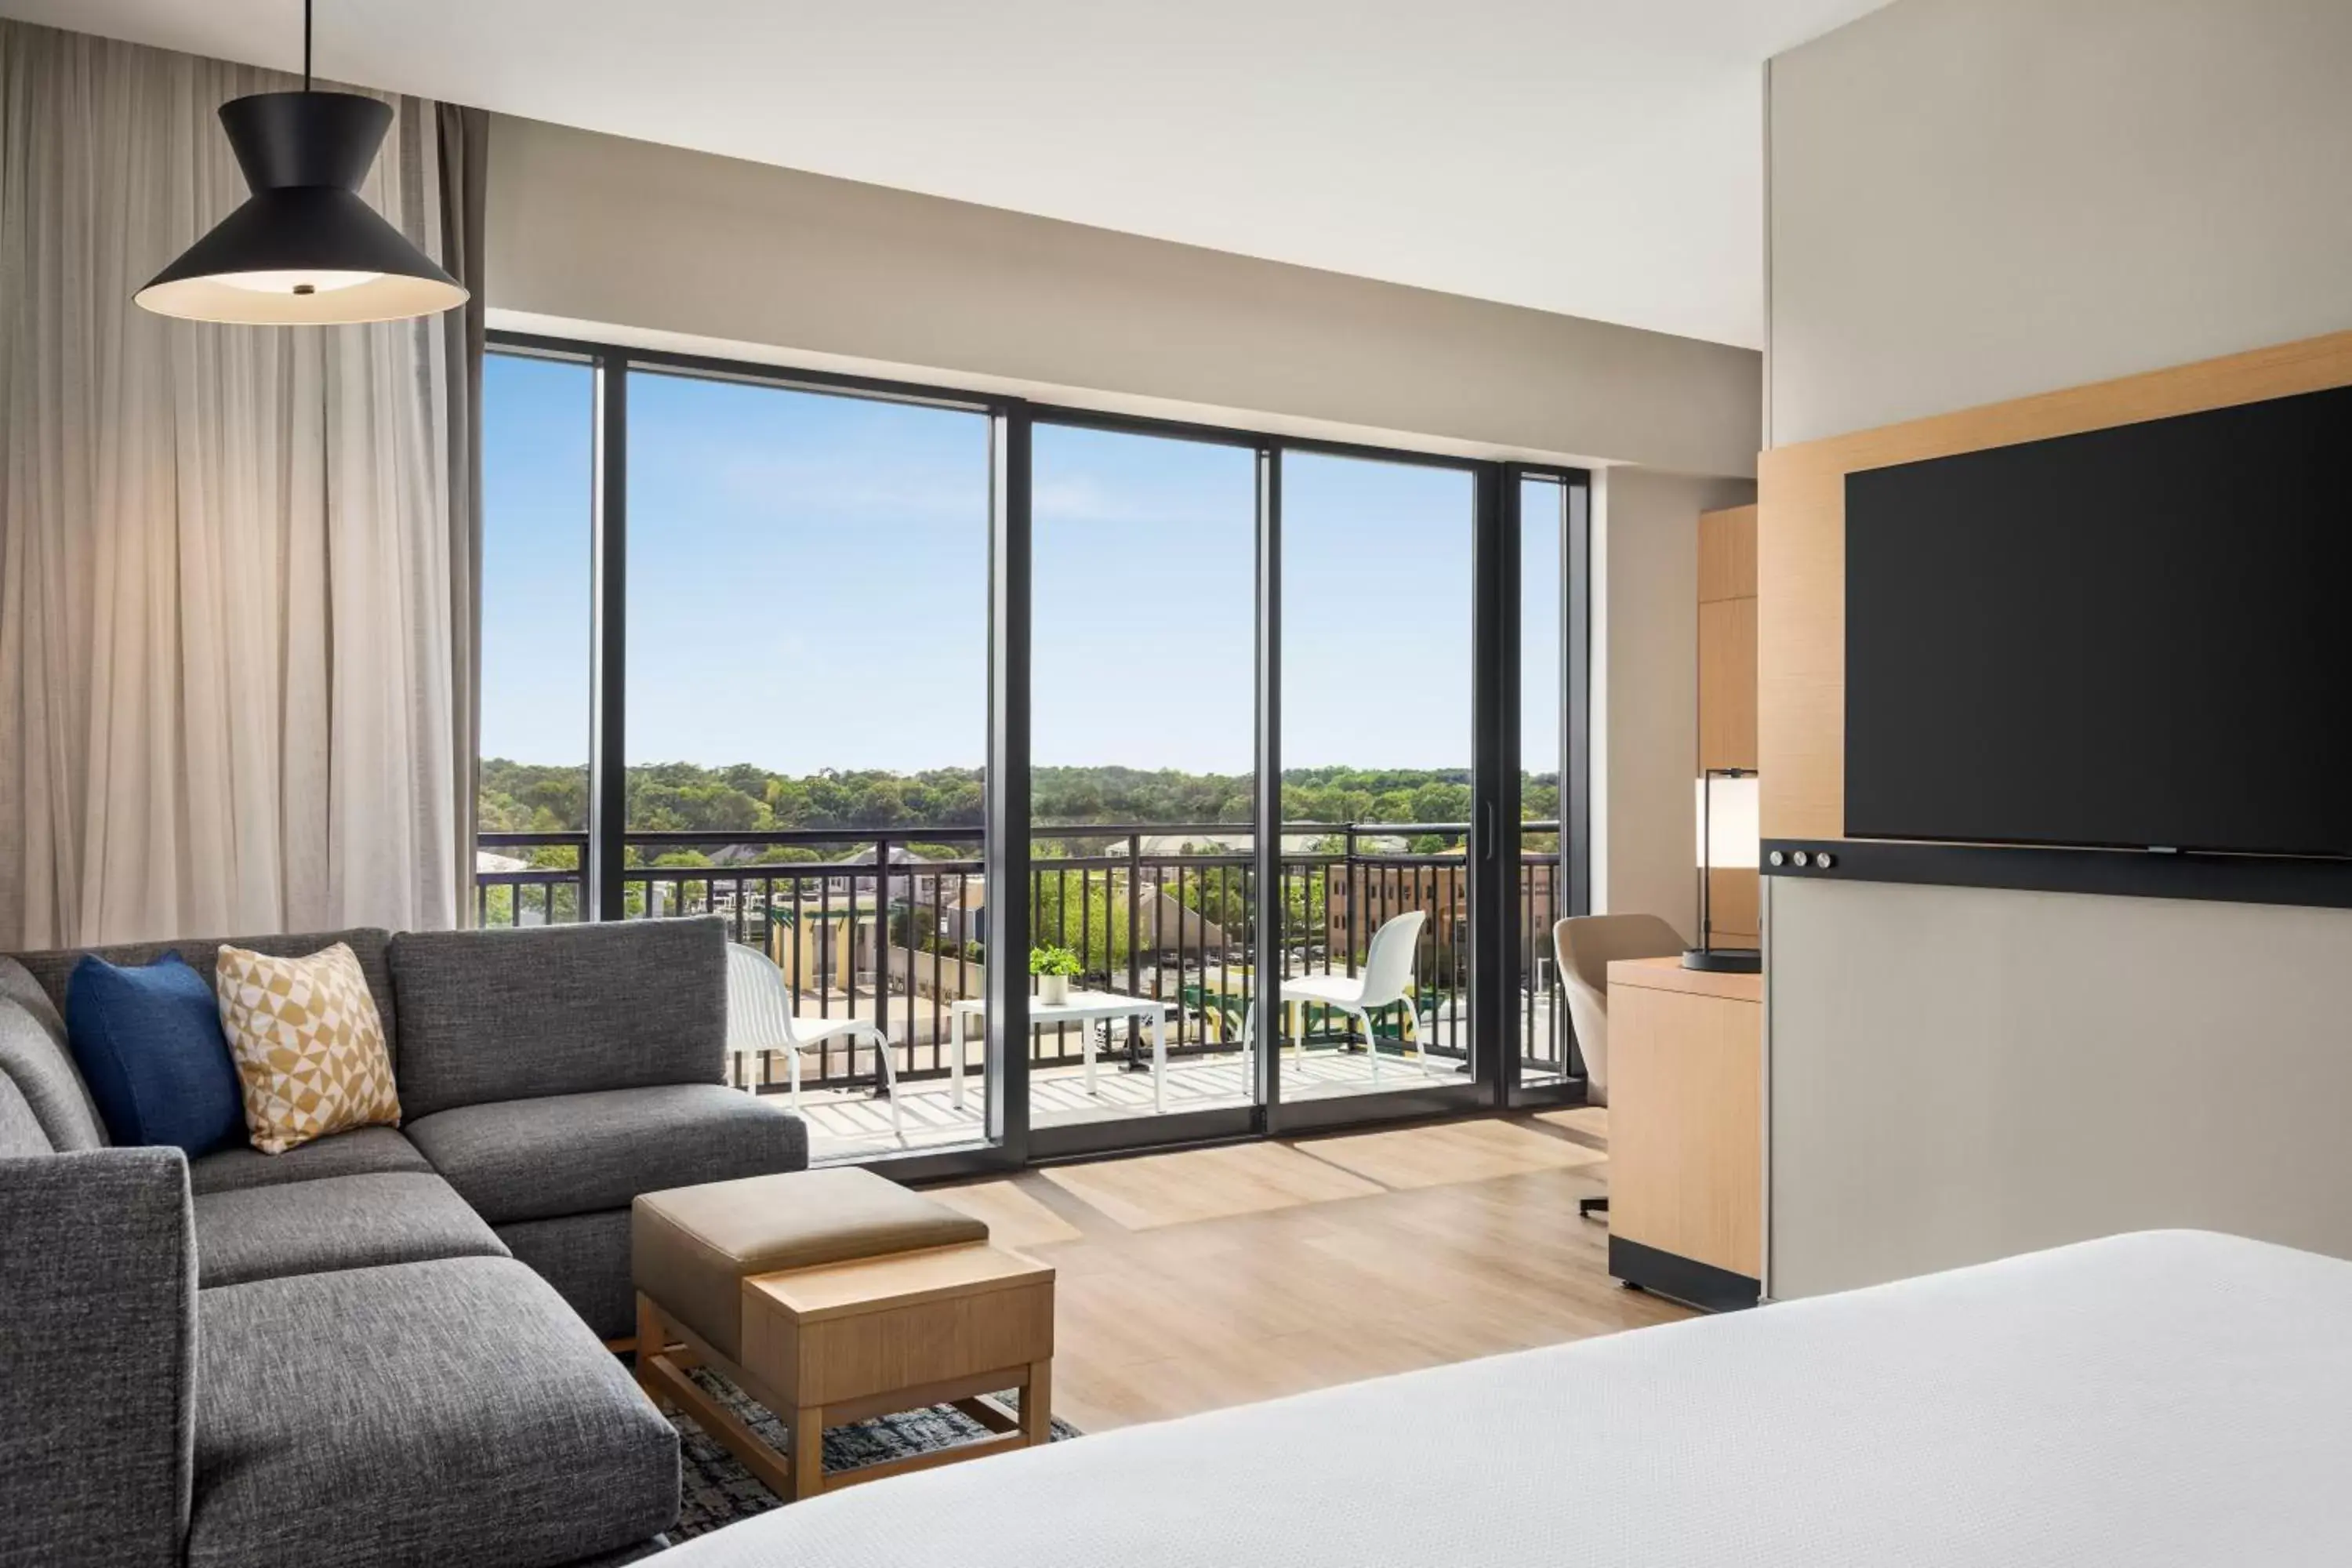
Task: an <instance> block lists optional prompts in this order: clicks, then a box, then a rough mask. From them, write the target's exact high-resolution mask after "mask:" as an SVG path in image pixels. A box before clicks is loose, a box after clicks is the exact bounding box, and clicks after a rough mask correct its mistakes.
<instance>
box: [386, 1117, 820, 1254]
mask: <svg viewBox="0 0 2352 1568" xmlns="http://www.w3.org/2000/svg"><path fill="white" fill-rule="evenodd" d="M408 1136H409V1137H410V1138H411V1139H413V1140H415V1143H416V1146H417V1147H418V1148H419V1149H422V1150H423V1151H425V1158H426V1159H428V1160H430V1161H432V1162H433V1168H434V1169H435V1170H436V1171H438V1172H440V1173H442V1174H443V1175H445V1176H446V1177H448V1178H449V1184H450V1185H452V1186H454V1187H456V1188H457V1193H458V1195H459V1196H461V1197H463V1198H464V1199H465V1200H466V1201H467V1203H469V1204H471V1205H474V1207H476V1208H477V1209H479V1210H480V1211H481V1214H482V1217H483V1218H485V1219H487V1220H488V1221H489V1222H490V1223H491V1224H493V1225H504V1224H507V1223H508V1222H509V1221H512V1220H524V1219H549V1218H552V1217H554V1216H556V1215H575V1214H594V1213H595V1212H597V1211H598V1210H600V1209H618V1208H626V1207H628V1206H629V1202H630V1200H631V1199H633V1198H635V1196H636V1195H637V1194H639V1193H652V1192H659V1191H660V1190H661V1189H663V1188H664V1187H686V1186H692V1185H694V1184H697V1183H700V1182H723V1181H727V1180H729V1179H730V1178H732V1177H736V1176H758V1175H765V1174H766V1173H769V1172H771V1171H797V1170H799V1169H800V1168H802V1167H803V1166H804V1165H806V1164H807V1163H808V1133H807V1131H805V1130H804V1129H803V1127H802V1126H801V1122H800V1118H798V1117H796V1116H793V1114H792V1113H790V1112H789V1111H786V1110H781V1109H779V1108H777V1107H775V1106H773V1105H770V1104H767V1103H764V1102H763V1101H761V1100H758V1099H756V1098H754V1097H753V1096H751V1095H748V1094H745V1093H742V1092H741V1091H740V1090H738V1089H728V1088H725V1087H723V1086H721V1085H719V1084H715V1083H714V1084H667V1085H663V1086H661V1087H658V1088H653V1089H605V1090H602V1091H600V1092H597V1093H594V1094H559V1095H550V1096H546V1097H544V1098H542V1099H538V1100H501V1101H499V1102H498V1103H497V1104H494V1105H467V1106H461V1107H459V1108H458V1109H457V1110H445V1111H443V1112H441V1113H440V1114H439V1115H437V1116H427V1117H424V1118H422V1119H420V1120H418V1121H414V1122H412V1123H410V1124H409V1128H408Z"/></svg>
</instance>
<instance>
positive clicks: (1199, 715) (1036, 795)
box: [1029, 422, 1257, 1128]
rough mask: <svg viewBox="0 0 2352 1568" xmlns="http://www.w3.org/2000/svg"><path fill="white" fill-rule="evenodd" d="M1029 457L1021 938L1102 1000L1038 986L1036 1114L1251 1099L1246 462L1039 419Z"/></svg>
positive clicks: (1195, 445)
mask: <svg viewBox="0 0 2352 1568" xmlns="http://www.w3.org/2000/svg"><path fill="white" fill-rule="evenodd" d="M1032 454H1033V458H1032V460H1033V468H1032V473H1033V475H1034V479H1033V484H1032V489H1031V500H1030V509H1031V519H1032V521H1031V556H1032V561H1033V564H1032V567H1031V583H1032V587H1031V595H1030V597H1031V605H1032V611H1031V632H1030V646H1031V656H1030V657H1031V676H1030V692H1031V698H1030V702H1031V711H1030V721H1029V724H1030V755H1031V758H1032V763H1031V771H1030V817H1031V821H1032V823H1033V825H1034V829H1033V835H1032V843H1031V868H1030V886H1031V921H1032V927H1031V941H1032V943H1033V946H1034V947H1035V948H1036V949H1038V950H1040V951H1045V952H1051V953H1053V954H1055V955H1057V956H1058V957H1061V958H1062V960H1063V962H1062V963H1061V964H1060V966H1062V967H1075V971H1076V972H1075V973H1074V974H1073V975H1072V976H1071V977H1070V979H1069V984H1070V985H1072V986H1074V987H1076V989H1078V990H1079V991H1081V992H1083V993H1084V994H1087V996H1089V997H1091V998H1095V999H1096V1000H1095V1001H1093V1002H1092V1003H1090V1004H1089V1006H1090V1007H1091V1009H1092V1012H1091V1013H1090V1014H1089V1015H1088V1016H1078V1017H1076V1018H1075V1019H1066V1014H1063V1013H1060V1012H1057V1011H1056V1010H1055V1008H1051V1007H1048V1006H1045V1005H1043V1003H1042V1000H1041V1004H1040V1005H1039V1007H1038V1011H1037V1014H1036V1026H1035V1031H1034V1047H1033V1055H1032V1058H1031V1066H1030V1069H1029V1096H1030V1121H1031V1125H1032V1126H1034V1127H1040V1128H1044V1127H1052V1126H1055V1125H1057V1124H1067V1123H1072V1122H1083V1121H1102V1120H1107V1119H1111V1118H1122V1117H1142V1116H1147V1115H1159V1114H1180V1113H1182V1112H1185V1111H1192V1110H1208V1109H1214V1108H1221V1107H1222V1108H1231V1107H1241V1106H1247V1105H1249V1104H1250V1103H1251V1101H1252V1099H1253V1096H1252V1094H1251V1091H1250V1088H1249V1086H1248V1084H1247V1083H1246V1082H1245V1081H1244V1075H1243V1072H1242V1068H1241V1064H1240V1058H1239V1052H1238V1048H1237V1047H1238V1046H1239V1034H1240V1026H1241V1022H1242V1019H1243V1018H1244V1016H1245V1009H1246V1007H1247V1005H1248V998H1249V994H1250V957H1251V954H1250V941H1251V931H1252V925H1251V919H1250V900H1251V896H1252V886H1253V884H1252V880H1251V877H1250V870H1249V860H1250V851H1251V848H1252V847H1253V838H1252V834H1251V823H1252V801H1251V796H1252V792H1253V789H1254V787H1255V777H1256V774H1255V752H1254V748H1255V743H1256V739H1255V711H1256V710H1255V679H1256V668H1257V649H1256V642H1255V600H1256V595H1255V572H1256V542H1257V480H1256V471H1257V458H1256V454H1255V451H1254V450H1253V449H1252V448H1251V447H1248V446H1244V445H1235V444H1232V443H1224V442H1213V441H1204V440H1177V439H1171V438H1169V437H1160V436H1149V435H1137V434H1132V433H1129V432H1126V431H1120V430H1103V429H1093V428H1087V427H1084V426H1075V425H1068V424H1055V423H1045V422H1041V423H1039V424H1038V425H1037V426H1036V428H1035V433H1034V437H1033V438H1032ZM1118 1009H1127V1010H1125V1011H1119V1010H1118ZM1155 1019H1156V1021H1157V1028H1158V1031H1159V1033H1158V1037H1157V1038H1156V1039H1155V1036H1154V1020H1155ZM1047 1020H1055V1021H1050V1022H1049V1021H1047ZM1155 1047H1156V1048H1157V1051H1158V1053H1159V1054H1160V1055H1161V1056H1163V1057H1164V1058H1166V1066H1165V1068H1164V1069H1155V1068H1154V1067H1153V1058H1154V1054H1155ZM1088 1058H1094V1066H1093V1068H1092V1070H1091V1071H1090V1070H1088V1068H1087V1060H1088Z"/></svg>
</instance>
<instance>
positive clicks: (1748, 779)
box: [1683, 768, 1764, 974]
mask: <svg viewBox="0 0 2352 1568" xmlns="http://www.w3.org/2000/svg"><path fill="white" fill-rule="evenodd" d="M1760 822H1761V817H1760V816H1759V804H1758V787H1757V781H1756V770H1755V769H1753V768H1708V769H1707V770H1706V772H1705V773H1701V774H1700V775H1699V779H1698V945H1697V946H1696V947H1694V948H1688V949H1685V951H1684V953H1683V967H1684V968H1685V969H1706V970H1713V971H1715V972H1717V973H1730V974H1755V973H1760V972H1761V971H1762V970H1763V968H1764V955H1763V954H1762V953H1761V952H1758V951H1757V950H1756V949H1755V948H1752V947H1717V946H1716V945H1715V907H1714V896H1713V894H1714V886H1713V885H1714V881H1715V876H1714V873H1715V872H1716V870H1717V868H1722V869H1726V870H1729V869H1735V868H1747V869H1750V870H1752V869H1754V868H1755V867H1756V865H1757V863H1758V850H1759V848H1760V847H1761V844H1762V838H1763V832H1762V828H1761V826H1760Z"/></svg>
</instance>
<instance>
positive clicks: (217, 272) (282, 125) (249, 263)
mask: <svg viewBox="0 0 2352 1568" xmlns="http://www.w3.org/2000/svg"><path fill="white" fill-rule="evenodd" d="M220 119H221V129H222V130H224V131H226V132H227V133H228V142H229V146H230V148H231V149H232V150H234V151H235V152H236V162H237V166H238V167H239V168H241V169H243V170H244V171H245V180H246V184H248V185H250V186H252V187H253V195H251V196H249V197H248V198H247V200H246V203H245V205H242V206H240V207H238V208H237V209H236V211H235V212H233V213H231V214H229V215H228V216H226V217H225V218H223V219H222V220H221V221H220V223H219V224H218V225H217V226H215V228H214V229H213V231H212V232H211V233H209V234H207V235H205V237H203V238H202V239H199V240H198V241H196V243H195V244H194V245H192V246H190V247H188V249H187V251H186V253H185V254H184V255H183V256H182V257H181V258H179V259H178V260H177V261H174V262H173V263H172V265H171V266H169V267H166V268H163V271H161V272H159V273H157V274H156V275H155V279H154V280H153V281H152V282H151V283H149V284H148V285H147V287H145V288H144V289H140V290H139V292H138V293H137V294H136V295H134V296H132V299H133V300H135V302H136V303H138V304H139V305H141V306H142V307H144V308H145V309H147V310H153V311H155V312H156V313H157V314H159V315H164V316H178V317H181V318H183V319H184V320H187V321H226V322H234V323H237V324H241V325H247V326H313V325H314V326H324V325H329V324H331V323H335V322H347V321H398V320H401V319H402V318H404V317H408V316H429V315H432V314H435V313H436V312H437V311H441V310H448V309H450V308H451V307H453V306H456V305H461V304H463V303H465V300H466V290H465V289H464V287H463V286H461V285H460V284H459V283H458V282H457V279H454V278H452V277H450V276H449V274H448V273H446V272H445V271H443V270H442V269H441V268H438V267H436V266H435V265H434V264H433V262H432V261H431V260H430V259H429V258H427V257H426V256H425V253H424V252H422V251H420V250H418V249H417V248H416V247H415V246H414V245H411V244H410V243H409V242H408V239H407V237H405V236H404V235H403V234H402V233H401V232H400V231H399V230H398V229H396V228H394V227H393V226H392V225H390V224H389V223H386V222H385V221H384V220H383V215H382V214H380V213H378V212H377V211H376V210H375V209H374V208H373V207H372V206H370V205H368V204H367V202H366V201H365V200H364V199H363V198H362V196H361V195H360V194H359V187H360V183H361V182H362V180H364V179H366V178H367V173H368V170H369V169H370V168H371V167H372V166H373V164H374V163H375V155H376V150H377V149H378V148H379V147H381V146H382V145H383V135H384V132H386V131H387V130H389V129H390V128H391V126H392V106H391V105H390V104H387V103H383V102H381V101H379V100H375V99H373V98H363V97H362V96H360V95H359V94H357V93H352V92H309V91H304V92H261V93H255V94H253V95H252V96H250V97H247V98H238V99H232V100H229V101H228V102H226V103H225V104H222V105H221V109H220Z"/></svg>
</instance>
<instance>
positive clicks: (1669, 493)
mask: <svg viewBox="0 0 2352 1568" xmlns="http://www.w3.org/2000/svg"><path fill="white" fill-rule="evenodd" d="M1755 499H1756V487H1755V486H1754V485H1753V484H1751V483H1748V482H1747V481H1744V480H1734V479H1690V478H1686V477H1685V476H1682V475H1676V474H1657V473H1651V472H1647V471H1644V470H1638V469H1631V468H1612V469H1610V470H1608V471H1606V472H1605V473H1603V474H1601V475H1600V476H1598V477H1597V478H1596V479H1595V480H1594V497H1593V500H1594V505H1593V515H1594V517H1595V519H1596V520H1597V521H1596V526H1595V527H1594V529H1593V545H1592V554H1593V565H1592V572H1593V579H1594V581H1595V582H1597V583H1599V584H1601V585H1602V592H1601V595H1598V599H1599V603H1597V604H1596V605H1595V606H1594V625H1593V633H1592V642H1593V647H1595V648H1596V649H1597V650H1598V657H1597V658H1596V659H1595V660H1594V665H1595V668H1594V671H1593V710H1592V728H1593V773H1594V776H1595V778H1596V779H1597V780H1598V783H1599V787H1598V788H1597V789H1596V791H1595V795H1596V813H1595V815H1596V820H1595V821H1594V823H1593V826H1592V841H1593V845H1594V848H1595V853H1594V858H1593V868H1592V869H1593V877H1592V887H1593V902H1594V904H1595V905H1596V906H1597V907H1598V908H1599V909H1600V910H1601V911H1602V912H1605V913H1612V914H1631V913H1639V914H1654V915H1659V916H1662V917H1664V919H1665V920H1666V921H1668V922H1670V923H1671V924H1672V925H1673V926H1674V928H1675V930H1676V931H1681V932H1682V933H1683V935H1684V936H1685V938H1688V937H1690V936H1691V935H1692V934H1693V933H1694V932H1696V930H1697V929H1698V873H1697V868H1696V866H1694V865H1693V864H1692V859H1693V851H1694V850H1695V848H1696V844H1697V838H1698V829H1697V825H1696V822H1695V821H1694V820H1693V817H1692V813H1693V811H1694V809H1695V808H1694V806H1693V804H1692V803H1693V799H1694V796H1693V794H1692V789H1691V780H1692V779H1693V778H1694V777H1696V774H1697V769H1698V514H1699V513H1700V512H1702V511H1711V510H1715V509H1716V508H1717V507H1726V506H1744V505H1746V504H1747V503H1748V502H1749V501H1752V500H1755Z"/></svg>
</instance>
